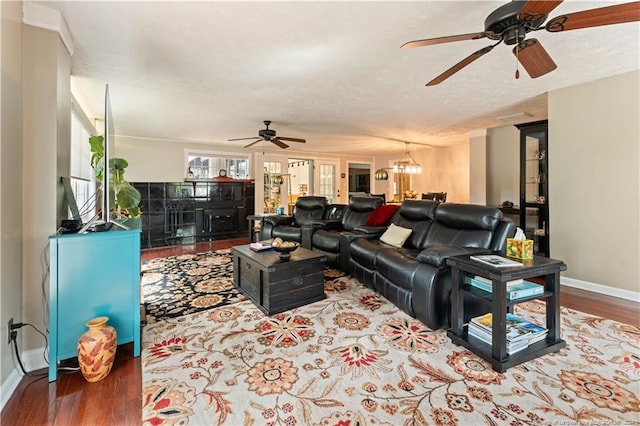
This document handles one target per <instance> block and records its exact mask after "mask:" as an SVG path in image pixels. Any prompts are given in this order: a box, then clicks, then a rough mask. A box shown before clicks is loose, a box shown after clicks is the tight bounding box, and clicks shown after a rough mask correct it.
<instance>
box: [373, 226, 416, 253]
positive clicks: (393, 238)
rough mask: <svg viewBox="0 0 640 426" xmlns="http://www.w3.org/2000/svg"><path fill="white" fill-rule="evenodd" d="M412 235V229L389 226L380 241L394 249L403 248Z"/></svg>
mask: <svg viewBox="0 0 640 426" xmlns="http://www.w3.org/2000/svg"><path fill="white" fill-rule="evenodd" d="M409 235H411V229H407V228H403V227H401V226H397V225H394V224H393V223H392V224H391V225H389V227H388V228H387V230H386V231H384V234H382V236H381V237H380V241H382V242H383V243H387V244H389V245H391V246H393V247H402V245H403V244H404V242H405V241H407V238H409Z"/></svg>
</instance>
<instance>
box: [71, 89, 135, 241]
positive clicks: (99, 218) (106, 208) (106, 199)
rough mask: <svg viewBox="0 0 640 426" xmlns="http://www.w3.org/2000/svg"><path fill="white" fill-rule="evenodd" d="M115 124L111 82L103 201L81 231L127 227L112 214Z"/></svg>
mask: <svg viewBox="0 0 640 426" xmlns="http://www.w3.org/2000/svg"><path fill="white" fill-rule="evenodd" d="M114 135H115V131H114V124H113V114H112V112H111V99H110V98H109V83H107V84H106V86H105V90H104V142H103V143H104V156H103V157H102V161H104V168H103V169H102V170H103V176H102V184H101V187H100V189H99V191H100V194H101V198H102V203H101V205H100V207H99V209H100V211H99V213H97V214H96V215H95V216H94V217H93V218H92V219H91V220H90V221H89V222H87V223H86V224H85V225H84V226H83V227H82V229H81V230H80V231H79V232H84V231H88V230H91V231H106V230H108V229H109V228H110V227H111V225H113V224H115V225H117V226H119V227H121V228H125V229H128V228H126V227H125V226H123V225H121V224H119V223H117V222H115V221H112V220H111V216H110V210H111V197H110V191H111V188H110V187H109V186H110V185H111V181H110V178H111V170H110V168H109V163H110V159H111V157H112V155H113V154H112V152H113V144H114Z"/></svg>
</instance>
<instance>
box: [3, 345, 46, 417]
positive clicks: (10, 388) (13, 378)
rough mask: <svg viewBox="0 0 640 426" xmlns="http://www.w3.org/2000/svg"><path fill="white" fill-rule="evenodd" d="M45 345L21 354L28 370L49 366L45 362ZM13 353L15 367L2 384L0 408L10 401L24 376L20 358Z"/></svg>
mask: <svg viewBox="0 0 640 426" xmlns="http://www.w3.org/2000/svg"><path fill="white" fill-rule="evenodd" d="M44 349H45V348H44V347H42V348H36V349H29V350H28V351H24V352H22V354H20V360H21V361H22V365H23V366H24V369H25V370H26V371H27V372H29V373H30V372H32V371H35V370H40V369H41V368H47V367H48V364H47V363H46V362H45V360H44V357H43V356H42V354H43V351H44ZM11 353H12V357H13V364H14V368H13V371H12V372H11V374H9V377H7V379H6V380H5V381H4V382H3V383H2V385H0V410H1V409H3V408H4V405H5V404H6V403H7V401H9V398H11V395H13V392H15V390H16V388H17V387H18V385H19V384H20V380H22V377H24V374H22V371H20V366H19V364H18V360H17V359H16V357H15V354H14V353H13V351H12V352H11Z"/></svg>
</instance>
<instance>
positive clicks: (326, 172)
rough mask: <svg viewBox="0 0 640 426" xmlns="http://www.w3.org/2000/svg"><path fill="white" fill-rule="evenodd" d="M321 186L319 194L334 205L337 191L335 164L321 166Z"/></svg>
mask: <svg viewBox="0 0 640 426" xmlns="http://www.w3.org/2000/svg"><path fill="white" fill-rule="evenodd" d="M319 168H320V184H319V185H318V194H319V195H320V196H323V197H327V202H328V203H334V202H335V201H334V194H335V191H336V166H334V165H333V164H320V165H319Z"/></svg>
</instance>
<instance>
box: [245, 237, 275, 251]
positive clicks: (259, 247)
mask: <svg viewBox="0 0 640 426" xmlns="http://www.w3.org/2000/svg"><path fill="white" fill-rule="evenodd" d="M249 248H250V249H251V250H253V251H263V250H269V249H270V248H271V240H263V241H256V242H255V243H251V244H249Z"/></svg>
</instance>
